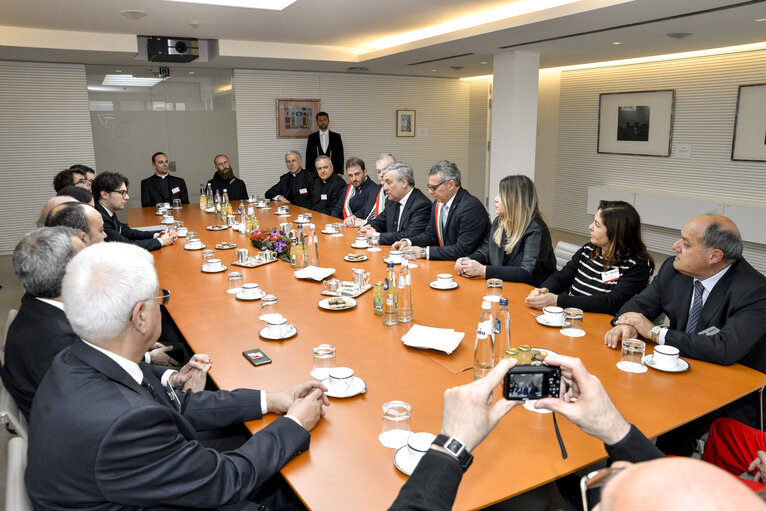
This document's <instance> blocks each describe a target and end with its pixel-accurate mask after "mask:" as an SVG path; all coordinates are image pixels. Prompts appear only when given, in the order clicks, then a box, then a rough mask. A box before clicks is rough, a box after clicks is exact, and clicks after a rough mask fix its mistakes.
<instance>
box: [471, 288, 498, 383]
mask: <svg viewBox="0 0 766 511" xmlns="http://www.w3.org/2000/svg"><path fill="white" fill-rule="evenodd" d="M491 310H492V303H490V302H488V301H487V300H484V301H483V302H482V303H481V314H480V315H479V325H478V326H477V327H476V342H475V344H474V347H473V379H474V380H478V379H479V378H483V377H485V376H486V375H487V374H489V372H490V371H491V370H492V368H493V367H494V365H495V346H494V343H493V342H492V313H491V312H490V311H491Z"/></svg>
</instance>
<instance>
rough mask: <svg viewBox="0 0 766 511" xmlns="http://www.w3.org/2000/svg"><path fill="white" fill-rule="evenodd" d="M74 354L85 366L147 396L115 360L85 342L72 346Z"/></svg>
mask: <svg viewBox="0 0 766 511" xmlns="http://www.w3.org/2000/svg"><path fill="white" fill-rule="evenodd" d="M71 349H72V354H73V355H75V356H76V357H77V358H79V359H80V360H82V361H83V362H84V363H85V364H87V365H89V366H91V367H92V368H93V369H95V370H97V371H98V372H100V373H102V374H104V375H105V376H107V377H108V378H109V379H111V380H114V381H116V382H118V383H120V384H122V385H124V386H125V387H128V388H129V389H131V390H133V391H135V392H138V393H139V394H142V395H145V393H144V390H143V389H142V388H141V386H140V385H139V384H138V383H136V380H134V379H133V378H131V377H130V375H129V374H128V373H127V372H125V370H124V369H123V368H122V367H120V366H119V364H117V362H115V361H114V360H112V359H111V358H109V357H107V356H106V355H104V354H103V353H101V352H100V351H97V350H95V349H93V348H91V347H90V346H88V345H87V344H85V343H84V342H83V341H81V340H78V341H75V342H74V344H72V348H71Z"/></svg>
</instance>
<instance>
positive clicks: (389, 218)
mask: <svg viewBox="0 0 766 511" xmlns="http://www.w3.org/2000/svg"><path fill="white" fill-rule="evenodd" d="M397 204H398V202H397V201H392V200H391V199H386V207H385V209H384V210H383V212H382V213H381V214H380V215H378V216H377V217H376V218H375V219H374V220H372V221H370V223H369V224H370V226H371V227H372V228H373V229H375V230H376V231H378V232H379V233H380V243H381V245H393V244H394V243H395V242H397V241H399V240H400V239H402V238H411V237H413V236H415V235H417V234H420V233H421V232H423V231H425V229H426V225H427V224H428V219H429V218H430V217H431V201H430V200H428V197H426V196H425V195H423V192H421V191H420V190H418V189H417V188H413V189H412V193H411V194H410V196H409V198H408V199H407V202H406V203H405V204H404V210H403V211H402V215H401V220H399V225H398V226H397V227H396V228H394V220H396V218H397V215H398V211H397Z"/></svg>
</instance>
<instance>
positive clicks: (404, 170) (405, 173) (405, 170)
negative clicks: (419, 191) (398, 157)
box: [383, 162, 415, 186]
mask: <svg viewBox="0 0 766 511" xmlns="http://www.w3.org/2000/svg"><path fill="white" fill-rule="evenodd" d="M389 172H393V173H394V178H395V179H396V180H397V181H401V180H402V179H406V180H407V184H408V185H409V186H415V173H414V172H412V167H410V166H409V164H407V163H404V162H394V163H391V164H389V165H387V166H386V168H384V169H383V175H384V176H385V175H386V174H388V173H389Z"/></svg>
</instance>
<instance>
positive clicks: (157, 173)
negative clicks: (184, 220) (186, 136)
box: [141, 153, 189, 208]
mask: <svg viewBox="0 0 766 511" xmlns="http://www.w3.org/2000/svg"><path fill="white" fill-rule="evenodd" d="M152 167H154V174H153V175H152V176H151V177H147V178H146V179H142V180H141V206H143V207H145V208H146V207H149V206H154V205H155V204H157V203H158V202H168V203H170V204H172V203H173V199H181V204H189V192H188V191H187V190H186V181H184V180H183V179H182V178H180V177H175V176H171V175H170V163H169V162H168V157H167V155H166V154H165V153H154V155H152Z"/></svg>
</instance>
